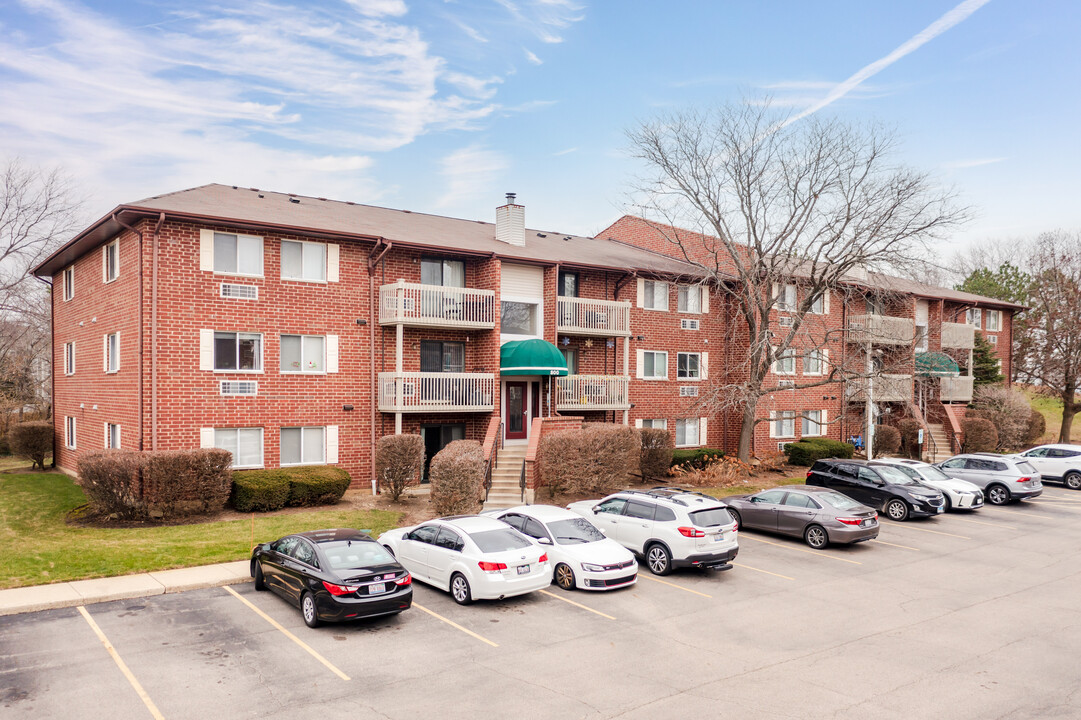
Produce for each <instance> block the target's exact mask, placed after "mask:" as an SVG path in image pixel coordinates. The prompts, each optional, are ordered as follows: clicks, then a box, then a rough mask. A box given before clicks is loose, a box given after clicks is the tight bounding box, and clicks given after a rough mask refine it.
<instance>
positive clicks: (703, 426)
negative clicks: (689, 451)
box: [698, 418, 709, 447]
mask: <svg viewBox="0 0 1081 720" xmlns="http://www.w3.org/2000/svg"><path fill="white" fill-rule="evenodd" d="M708 421H709V418H698V444H699V445H701V446H702V447H709V430H708V429H707V428H708V426H707V422H708Z"/></svg>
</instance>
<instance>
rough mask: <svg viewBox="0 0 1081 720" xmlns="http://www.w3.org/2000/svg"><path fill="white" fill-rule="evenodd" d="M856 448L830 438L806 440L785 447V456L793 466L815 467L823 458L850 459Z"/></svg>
mask: <svg viewBox="0 0 1081 720" xmlns="http://www.w3.org/2000/svg"><path fill="white" fill-rule="evenodd" d="M855 450H856V449H855V448H854V447H852V445H851V444H849V443H845V442H841V441H840V440H831V439H830V438H804V439H803V440H800V441H799V442H794V443H788V444H787V445H785V446H784V454H785V455H786V456H787V457H788V462H789V464H791V465H805V466H811V465H814V462H815V460H822V459H823V458H850V457H852V453H853V452H855Z"/></svg>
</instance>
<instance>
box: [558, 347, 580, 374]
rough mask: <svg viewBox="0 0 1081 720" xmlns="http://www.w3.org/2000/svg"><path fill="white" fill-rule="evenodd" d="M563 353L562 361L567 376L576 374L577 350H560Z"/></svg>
mask: <svg viewBox="0 0 1081 720" xmlns="http://www.w3.org/2000/svg"><path fill="white" fill-rule="evenodd" d="M560 352H561V353H563V360H564V362H566V363H567V374H568V375H577V374H578V351H577V350H560Z"/></svg>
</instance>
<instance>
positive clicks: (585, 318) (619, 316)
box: [556, 297, 631, 337]
mask: <svg viewBox="0 0 1081 720" xmlns="http://www.w3.org/2000/svg"><path fill="white" fill-rule="evenodd" d="M558 313H559V314H558V315H557V318H558V325H557V328H556V329H557V330H558V332H559V333H561V334H563V335H601V336H604V337H617V336H622V337H628V336H630V334H631V304H630V303H629V302H624V301H616V300H591V299H589V298H573V297H561V298H559V310H558Z"/></svg>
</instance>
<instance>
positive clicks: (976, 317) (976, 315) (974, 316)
mask: <svg viewBox="0 0 1081 720" xmlns="http://www.w3.org/2000/svg"><path fill="white" fill-rule="evenodd" d="M965 324H966V325H973V326H975V327H976V329H977V330H982V329H983V310H981V309H980V308H968V309H967V310H965Z"/></svg>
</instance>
